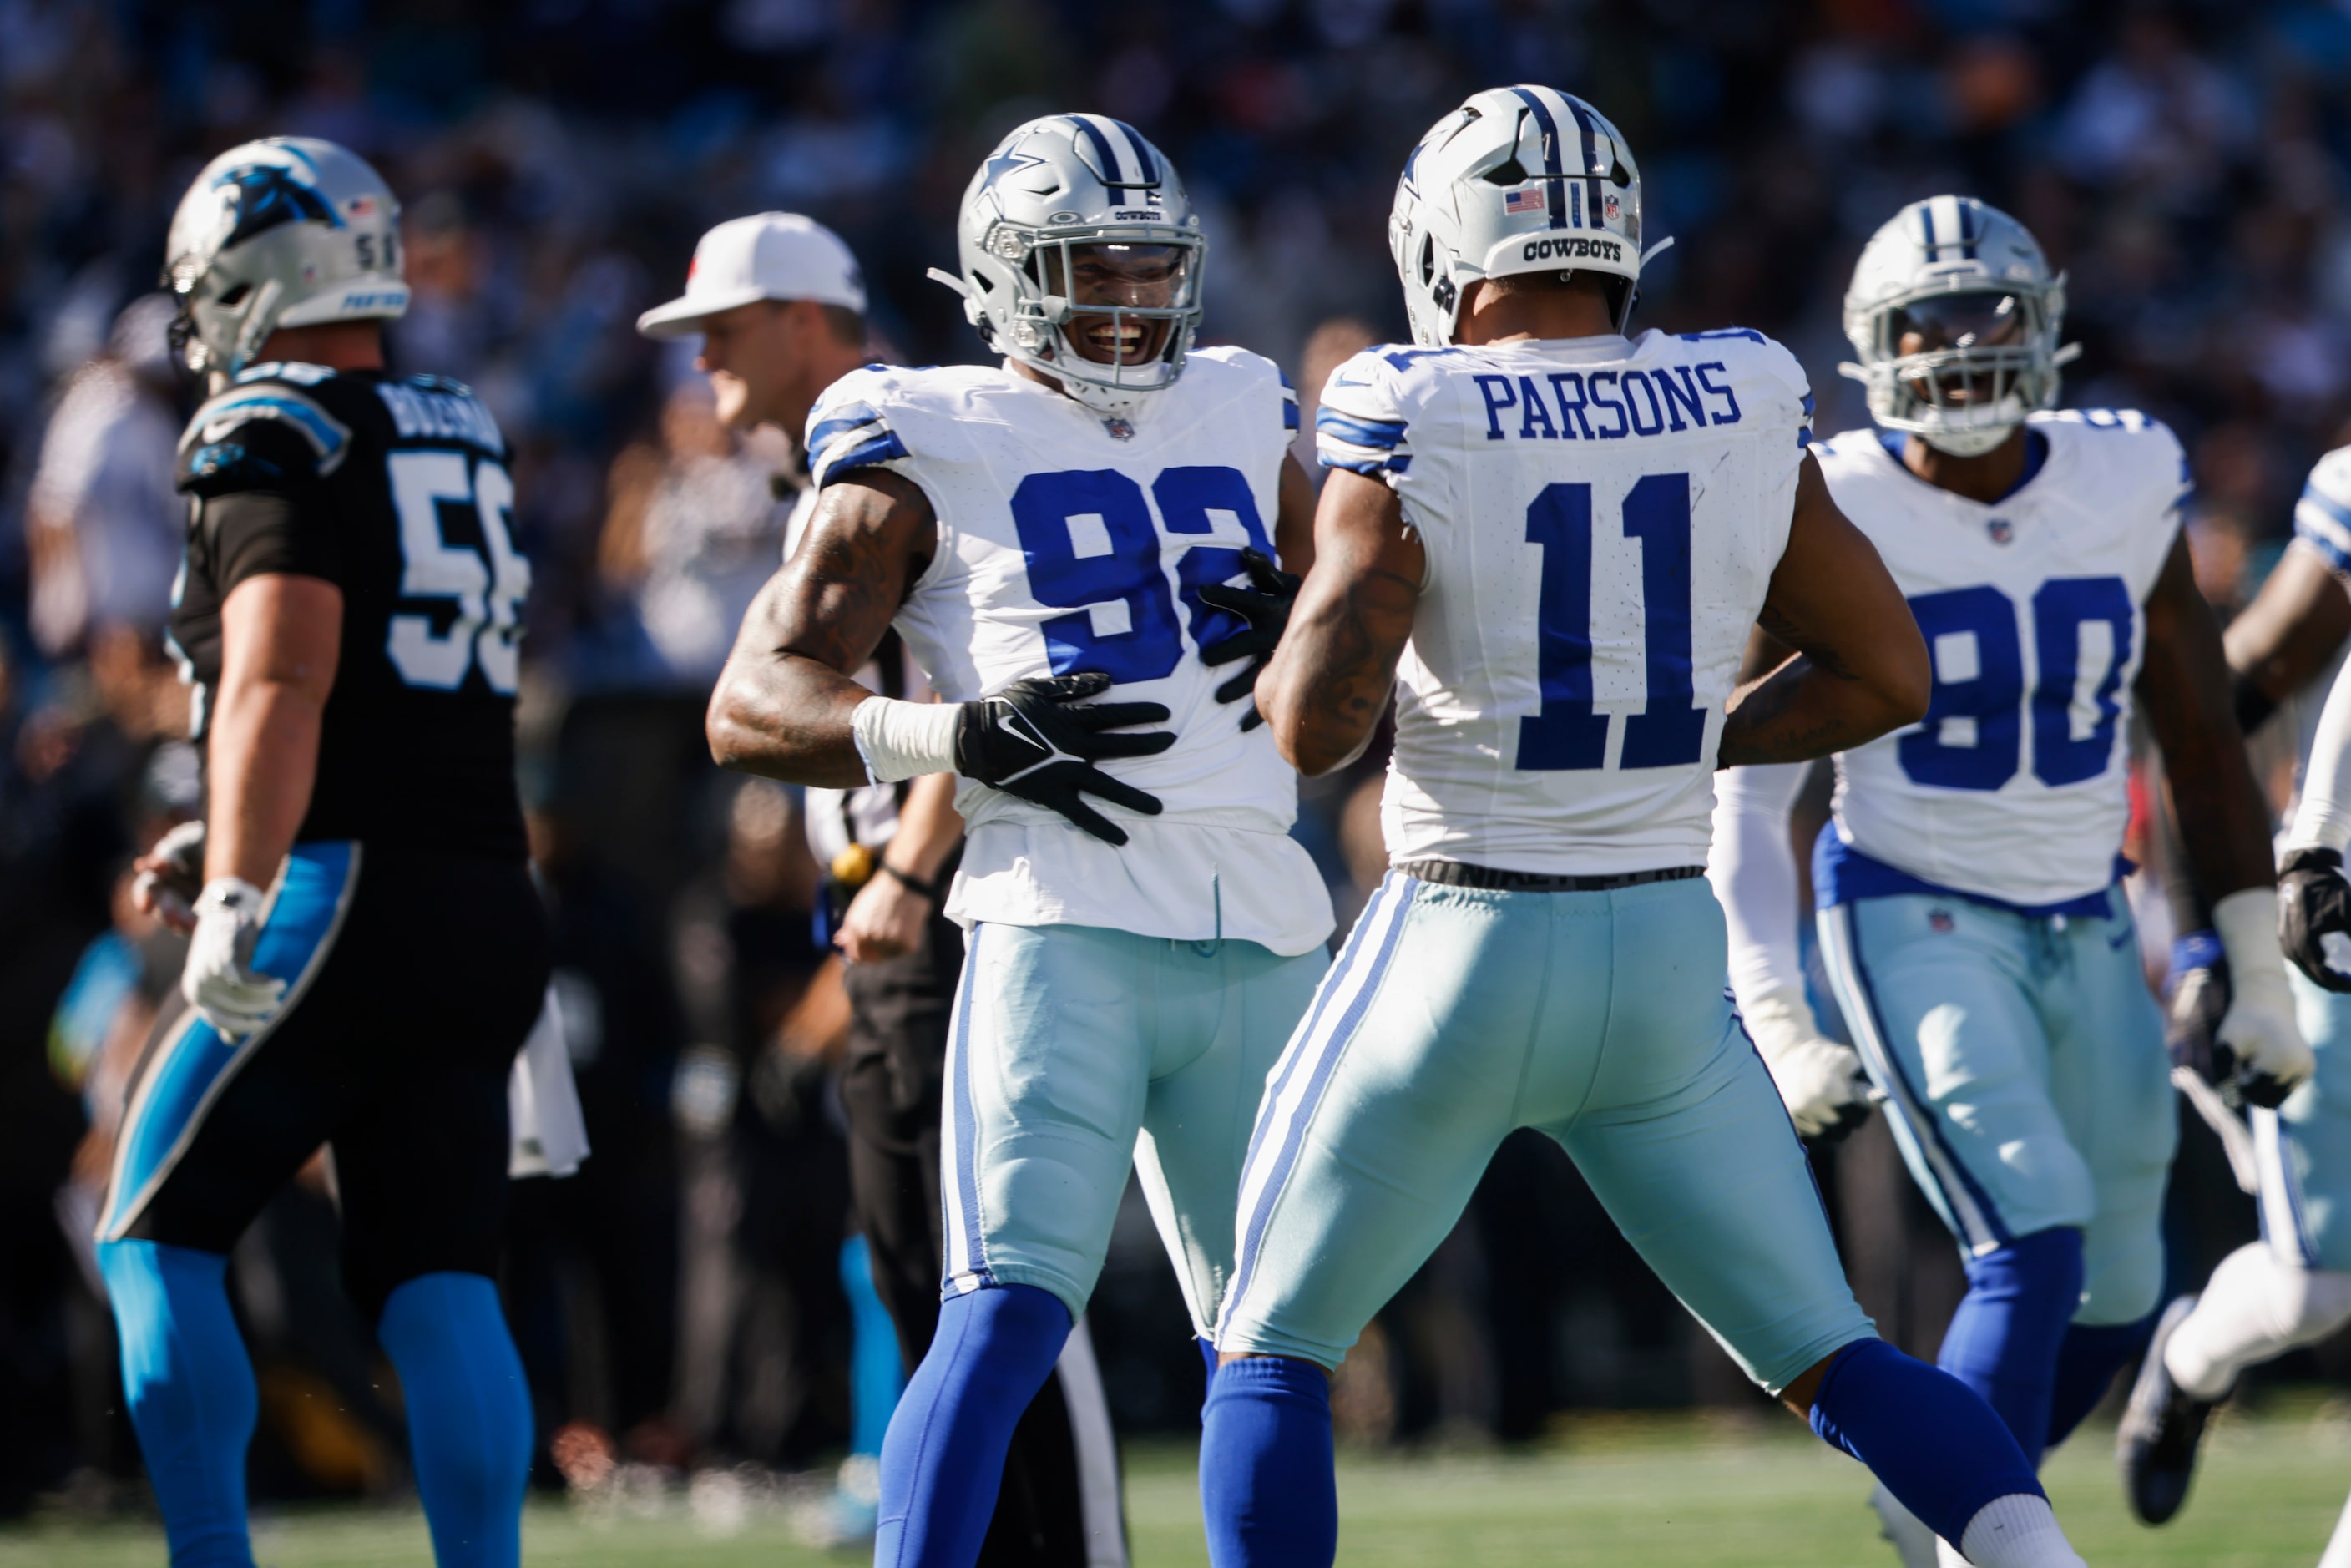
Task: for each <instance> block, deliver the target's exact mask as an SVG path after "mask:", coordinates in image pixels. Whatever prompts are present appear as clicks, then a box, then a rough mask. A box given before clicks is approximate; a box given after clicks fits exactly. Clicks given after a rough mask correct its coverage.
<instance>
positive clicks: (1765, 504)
mask: <svg viewBox="0 0 2351 1568" xmlns="http://www.w3.org/2000/svg"><path fill="white" fill-rule="evenodd" d="M1812 406H1813V400H1812V397H1811V396H1810V394H1809V392H1807V390H1806V383H1805V381H1804V374H1803V371H1802V369H1801V368H1800V367H1799V366H1798V365H1797V363H1796V361H1795V359H1794V358H1793V357H1792V355H1790V354H1789V352H1788V351H1787V350H1785V349H1782V347H1780V345H1778V344H1777V343H1774V342H1772V341H1771V340H1769V339H1767V338H1765V337H1764V336H1762V334H1761V333H1758V332H1750V331H1744V330H1736V329H1734V330H1731V331H1726V332H1705V333H1698V334H1694V335H1692V336H1689V337H1673V336H1668V335H1667V334H1664V333H1660V332H1645V333H1643V334H1642V335H1641V336H1640V337H1639V338H1637V339H1635V340H1630V341H1628V340H1625V339H1623V338H1620V337H1614V336H1610V337H1604V338H1583V339H1573V340H1552V341H1540V342H1518V343H1508V344H1497V345H1486V346H1482V347H1476V348H1453V349H1434V350H1432V349H1401V348H1379V349H1371V350H1365V351H1364V352H1363V353H1361V354H1358V355H1356V356H1355V357H1354V358H1353V359H1352V360H1350V361H1347V362H1346V363H1345V364H1344V365H1342V366H1341V367H1340V368H1339V369H1338V371H1335V372H1334V373H1333V374H1332V377H1331V380H1330V382H1328V383H1327V384H1326V385H1325V386H1324V388H1323V392H1322V409H1321V412H1320V413H1319V415H1318V417H1317V420H1316V426H1317V428H1316V440H1317V444H1318V446H1319V449H1320V452H1321V455H1322V463H1323V465H1325V466H1326V467H1333V468H1348V469H1353V470H1354V471H1355V472H1357V473H1361V474H1364V475H1367V476H1373V477H1376V478H1378V479H1380V480H1382V481H1384V483H1386V484H1387V485H1388V486H1391V487H1392V488H1394V489H1395V492H1396V494H1397V497H1399V498H1400V500H1401V501H1402V503H1403V507H1404V518H1405V522H1406V523H1407V524H1409V525H1410V526H1411V527H1412V528H1414V529H1415V530H1416V532H1417V533H1418V534H1419V536H1420V538H1421V543H1422V548H1423V549H1424V550H1425V551H1426V558H1427V576H1426V581H1425V582H1424V583H1423V585H1422V596H1421V601H1420V605H1419V610H1418V612H1417V615H1416V620H1415V623H1414V627H1413V635H1412V642H1411V643H1410V645H1409V646H1408V647H1407V648H1406V649H1405V654H1404V659H1403V662H1402V664H1401V666H1400V668H1399V670H1398V675H1397V694H1396V739H1395V758H1394V759H1393V760H1392V761H1391V763H1390V764H1389V768H1388V780H1387V789H1386V794H1385V797H1384V800H1383V802H1382V807H1381V821H1382V826H1383V828H1384V831H1385V834H1386V838H1387V847H1388V853H1389V855H1390V856H1391V858H1393V859H1395V860H1397V861H1406V860H1443V861H1456V862H1466V863H1468V864H1473V865H1482V866H1489V867H1493V868H1496V869H1499V870H1504V871H1523V872H1539V873H1552V874H1561V875H1608V874H1612V873H1625V872H1640V871H1657V870H1663V869H1667V868H1668V867H1675V866H1700V865H1704V864H1705V863H1706V855H1707V846H1708V839H1709V837H1710V823H1711V814H1712V811H1713V806H1714V765H1715V764H1714V758H1715V751H1716V747H1718V745H1719V742H1720V739H1721V735H1722V717H1723V704H1724V702H1725V700H1726V699H1727V698H1728V697H1729V695H1730V692H1731V689H1732V687H1733V686H1734V685H1735V684H1736V682H1737V680H1738V675H1739V666H1740V657H1741V654H1742V653H1743V652H1744V650H1745V648H1746V644H1747V632H1748V628H1749V627H1750V625H1751V624H1752V623H1753V622H1754V620H1755V617H1756V615H1757V613H1758V612H1760V611H1761V608H1762V605H1763V597H1764V594H1765V592H1766V591H1767V590H1768V589H1769V587H1770V585H1771V573H1772V570H1773V569H1774V568H1776V567H1777V566H1778V564H1779V561H1780V556H1781V554H1782V551H1783V550H1784V549H1786V546H1787V540H1788V523H1789V517H1790V515H1791V513H1792V509H1793V507H1794V504H1795V493H1796V475H1797V465H1798V464H1799V463H1800V462H1801V461H1802V456H1803V447H1804V444H1805V443H1806V442H1808V441H1809V440H1810V439H1811V419H1812Z"/></svg>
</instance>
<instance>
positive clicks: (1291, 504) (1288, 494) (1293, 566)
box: [1273, 455, 1314, 577]
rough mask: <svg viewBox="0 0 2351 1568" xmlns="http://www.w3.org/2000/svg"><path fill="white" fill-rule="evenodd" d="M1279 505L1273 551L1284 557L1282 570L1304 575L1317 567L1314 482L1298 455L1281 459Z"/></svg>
mask: <svg viewBox="0 0 2351 1568" xmlns="http://www.w3.org/2000/svg"><path fill="white" fill-rule="evenodd" d="M1277 504H1278V506H1279V507H1280V510H1279V511H1277V512H1276V513H1275V514H1274V518H1273V549H1274V553H1275V554H1276V555H1277V556H1279V557H1280V558H1281V570H1284V571H1294V572H1296V573H1297V574H1298V575H1299V576H1301V577H1304V576H1305V575H1306V574H1307V573H1308V572H1310V571H1311V570H1314V481H1313V480H1312V479H1311V478H1309V477H1308V476H1307V473H1306V470H1305V469H1303V468H1301V467H1300V466H1299V465H1298V459H1297V458H1295V457H1292V456H1288V455H1285V456H1284V457H1283V458H1282V460H1281V484H1280V489H1279V493H1278V496H1277Z"/></svg>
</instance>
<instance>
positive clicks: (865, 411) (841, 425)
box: [808, 402, 882, 452]
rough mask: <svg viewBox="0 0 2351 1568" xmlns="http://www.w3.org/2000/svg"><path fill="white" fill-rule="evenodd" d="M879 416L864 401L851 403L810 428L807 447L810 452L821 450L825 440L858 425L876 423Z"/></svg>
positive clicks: (829, 439)
mask: <svg viewBox="0 0 2351 1568" xmlns="http://www.w3.org/2000/svg"><path fill="white" fill-rule="evenodd" d="M881 418H882V415H881V414H880V413H878V412H876V411H875V410H874V409H872V408H871V407H868V406H867V405H866V404H864V403H862V402H853V403H851V404H850V405H849V406H848V407H847V408H844V409H842V410H841V411H840V412H839V413H832V414H829V415H827V416H826V417H825V419H824V420H822V421H821V422H820V423H817V424H815V425H813V426H811V427H810V430H809V433H808V449H809V450H810V452H817V451H821V450H822V449H823V447H824V445H825V444H826V443H827V442H830V441H831V440H833V439H835V438H836V437H838V436H841V435H843V434H847V433H848V432H850V431H852V430H855V429H856V428H857V427H858V426H860V425H862V424H873V423H878V422H879V421H880V420H881Z"/></svg>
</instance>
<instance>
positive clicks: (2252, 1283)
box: [2163, 1241, 2351, 1399]
mask: <svg viewBox="0 0 2351 1568" xmlns="http://www.w3.org/2000/svg"><path fill="white" fill-rule="evenodd" d="M2346 1319H2351V1273H2344V1272H2341V1271H2338V1270H2331V1269H2297V1268H2294V1267H2293V1266H2292V1265H2290V1264H2286V1263H2282V1262H2280V1261H2279V1260H2278V1258H2277V1254H2275V1253H2274V1252H2272V1251H2271V1250H2270V1249H2269V1246H2268V1244H2267V1243H2265V1242H2261V1241H2252V1242H2248V1243H2246V1244H2245V1245H2244V1246H2242V1247H2240V1248H2238V1249H2236V1250H2235V1251H2234V1252H2231V1253H2230V1254H2229V1255H2228V1257H2226V1258H2224V1259H2222V1260H2220V1267H2219V1268H2218V1269H2215V1270H2212V1279H2211V1281H2210V1283H2209V1284H2207V1285H2206V1286H2205V1287H2204V1293H2203V1294H2202V1295H2201V1296H2199V1297H2198V1298H2197V1301H2196V1310H2195V1311H2194V1312H2190V1313H2189V1314H2188V1318H2187V1321H2186V1322H2182V1323H2181V1324H2180V1325H2179V1327H2178V1328H2177V1329H2174V1330H2173V1331H2172V1333H2171V1339H2170V1341H2169V1343H2167V1344H2166V1345H2165V1346H2164V1351H2163V1364H2164V1369H2165V1370H2166V1371H2168V1372H2169V1373H2170V1374H2171V1380H2172V1381H2173V1382H2174V1383H2177V1384H2178V1385H2179V1386H2180V1387H2181V1388H2182V1389H2184V1390H2185V1391H2186V1392H2188V1393H2189V1394H2191V1395H2193V1396H2195V1397H2197V1398H2199V1399H2218V1398H2220V1396H2222V1395H2224V1394H2226V1393H2228V1392H2229V1386H2230V1385H2231V1384H2233V1383H2235V1382H2236V1381H2237V1375H2238V1374H2239V1373H2241V1372H2242V1371H2243V1370H2244V1369H2245V1368H2246V1367H2249V1366H2252V1365H2255V1364H2259V1363H2261V1362H2264V1361H2268V1360H2270V1359H2271V1358H2272V1357H2273V1356H2279V1355H2283V1354H2285V1353H2286V1352H2287V1351H2290V1350H2294V1349H2295V1348H2297V1347H2299V1346H2302V1345H2305V1344H2314V1343H2317V1342H2318V1341H2320V1340H2322V1339H2325V1337H2326V1336H2327V1335H2329V1334H2331V1333H2334V1332H2335V1330H2336V1329H2338V1328H2340V1327H2341V1326H2342V1325H2343V1323H2344V1322H2345V1321H2346Z"/></svg>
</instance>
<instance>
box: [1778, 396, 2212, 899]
mask: <svg viewBox="0 0 2351 1568" xmlns="http://www.w3.org/2000/svg"><path fill="white" fill-rule="evenodd" d="M2026 429H2027V431H2028V432H2029V433H2030V434H2031V436H2032V437H2033V438H2036V439H2037V441H2039V442H2042V443H2045V445H2043V446H2040V447H2039V451H2040V453H2041V454H2042V456H2041V461H2040V466H2039V468H2038V469H2037V470H2035V471H2029V472H2028V476H2027V477H2026V479H2025V481H2024V483H2023V484H2022V485H2021V486H2018V487H2017V488H2016V489H2015V490H2014V491H2012V492H2011V493H2010V494H2009V495H2007V496H2005V497H2002V498H2001V499H2000V500H1999V501H1997V502H1994V503H1992V504H1991V505H1989V506H1988V505H1986V504H1984V503H1982V502H1980V501H1975V500H1970V499H1969V498H1968V497H1964V496H1956V495H1953V494H1952V493H1951V492H1950V491H1949V490H1944V489H1941V488H1938V486H1932V485H1929V484H1928V483H1927V482H1926V481H1924V480H1922V479H1920V478H1918V477H1917V476H1916V475H1914V474H1912V473H1911V472H1910V471H1909V470H1908V469H1907V468H1906V467H1904V466H1903V465H1902V462H1901V459H1900V458H1899V457H1897V456H1896V455H1895V454H1894V453H1893V452H1891V451H1889V450H1888V449H1887V447H1886V444H1885V442H1884V441H1883V440H1882V439H1881V438H1880V437H1879V435H1878V434H1877V432H1876V431H1874V430H1854V431H1847V432H1845V433H1844V434H1841V435H1839V436H1837V437H1836V438H1835V439H1834V440H1833V441H1825V442H1822V443H1820V444H1817V445H1815V446H1814V447H1813V452H1814V453H1815V454H1816V455H1818V456H1819V458H1820V461H1821V468H1822V471H1823V473H1824V474H1825V475H1826V476H1827V478H1828V482H1829V490H1830V493H1831V494H1832V495H1834V497H1835V498H1836V503H1837V506H1838V507H1840V508H1841V509H1842V510H1843V511H1844V515H1845V516H1846V517H1851V518H1852V519H1853V521H1854V523H1855V526H1857V527H1858V528H1861V530H1862V531H1863V532H1864V533H1865V534H1867V535H1868V536H1869V538H1870V540H1871V542H1872V543H1874V544H1876V546H1877V551H1878V554H1879V555H1881V556H1882V557H1884V558H1885V560H1886V568H1887V570H1890V571H1892V572H1893V574H1894V580H1895V581H1896V582H1897V583H1899V584H1900V585H1901V588H1902V591H1903V593H1904V594H1905V595H1906V596H1907V598H1908V599H1909V601H1910V610H1911V612H1912V613H1913V614H1914V615H1916V616H1917V618H1918V630H1919V631H1920V632H1923V633H1924V634H1925V636H1926V639H1927V651H1928V653H1929V655H1931V657H1932V658H1933V661H1934V672H1935V685H1934V693H1933V696H1932V698H1931V699H1930V701H1929V703H1928V709H1927V716H1926V717H1925V718H1924V719H1923V720H1921V721H1920V722H1919V723H1918V724H1917V725H1914V726H1912V727H1909V728H1907V729H1903V730H1896V732H1894V733H1893V734H1891V735H1887V736H1883V737H1879V738H1878V739H1876V740H1874V741H1872V742H1870V743H1869V744H1868V745H1866V746H1862V747H1855V748H1854V749H1853V750H1851V751H1847V752H1844V753H1842V754H1840V755H1839V757H1838V758H1837V789H1836V797H1835V822H1836V837H1835V841H1834V844H1832V843H1831V842H1830V841H1826V840H1824V841H1823V845H1822V849H1823V853H1824V854H1827V855H1829V856H1830V857H1831V862H1832V864H1833V865H1835V864H1837V863H1839V862H1843V861H1844V858H1845V856H1844V852H1845V851H1848V850H1850V851H1855V852H1859V854H1860V855H1862V856H1864V857H1865V858H1866V859H1868V860H1871V861H1876V862H1881V863H1882V864H1885V865H1888V866H1891V867H1893V868H1894V869H1895V870H1896V871H1897V872H1900V873H1907V874H1908V875H1909V876H1911V877H1915V878H1917V879H1918V880H1920V881H1922V882H1925V883H1929V884H1931V885H1933V886H1935V887H1939V888H1949V889H1950V890H1951V891H1953V892H1955V893H1961V894H1971V895H1973V896H1976V897H1979V898H1987V899H1991V900H1994V901H1996V902H1999V903H2001V904H2013V905H2016V906H2018V907H2020V908H2024V909H2034V908H2040V907H2043V906H2047V905H2052V904H2064V903H2066V902H2069V901H2071V900H2073V899H2076V898H2080V897H2083V896H2085V895H2086V894H2093V893H2096V892H2098V891H2100V890H2101V889H2104V888H2105V887H2107V886H2109V885H2110V884H2112V883H2113V882H2114V880H2115V856H2116V852H2117V851H2119V850H2120V849H2121V847H2122V837H2123V829H2124V826H2125V824H2126V821H2128V818H2129V815H2130V805H2129V798H2128V793H2127V789H2126V770H2127V767H2128V762H2129V746H2128V742H2127V739H2126V736H2127V731H2128V729H2129V723H2130V709H2131V683H2132V681H2133V680H2134V679H2135V678H2136V677H2137V674H2138V670H2139V667H2140V664H2141V663H2142V662H2143V660H2144V658H2145V656H2146V652H2147V647H2146V643H2147V635H2146V633H2147V618H2146V614H2145V612H2144V611H2143V609H2142V606H2143V605H2144V604H2145V603H2146V601H2147V594H2148V593H2149V592H2150V591H2152V590H2153V589H2154V587H2155V582H2156V579H2157V578H2158V576H2159V575H2160V574H2161V572H2162V570H2163V563H2164V560H2165V559H2166V557H2168V555H2169V553H2170V551H2171V546H2172V541H2173V539H2174V538H2177V537H2178V535H2179V507H2180V503H2181V502H2182V501H2183V500H2184V499H2186V497H2187V494H2188V474H2187V461H2186V458H2185V456H2184V455H2182V453H2181V451H2180V447H2179V441H2178V440H2177V439H2176V438H2175V437H2174V436H2173V435H2172V434H2171V432H2170V431H2168V430H2167V429H2166V428H2164V426H2163V425H2162V424H2161V423H2158V422H2157V421H2155V420H2152V419H2149V418H2147V416H2146V415H2145V414H2142V413H2135V412H2131V411H2128V410H2125V411H2121V412H2110V411H2107V410H2105V409H2092V410H2078V409H2068V410H2063V411H2059V412H2054V413H2036V414H2034V415H2032V418H2031V419H2030V420H2029V421H2027V423H2026ZM1837 874H1838V876H1839V877H1840V878H1841V879H1843V878H1845V877H1847V876H1848V874H1850V875H1851V877H1852V879H1853V880H1854V882H1855V888H1856V889H1859V888H1862V887H1865V886H1866V885H1868V883H1869V878H1870V876H1871V874H1872V873H1869V872H1868V871H1867V869H1866V868H1865V867H1864V868H1855V872H1853V873H1846V872H1842V871H1840V872H1839V873H1837Z"/></svg>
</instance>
